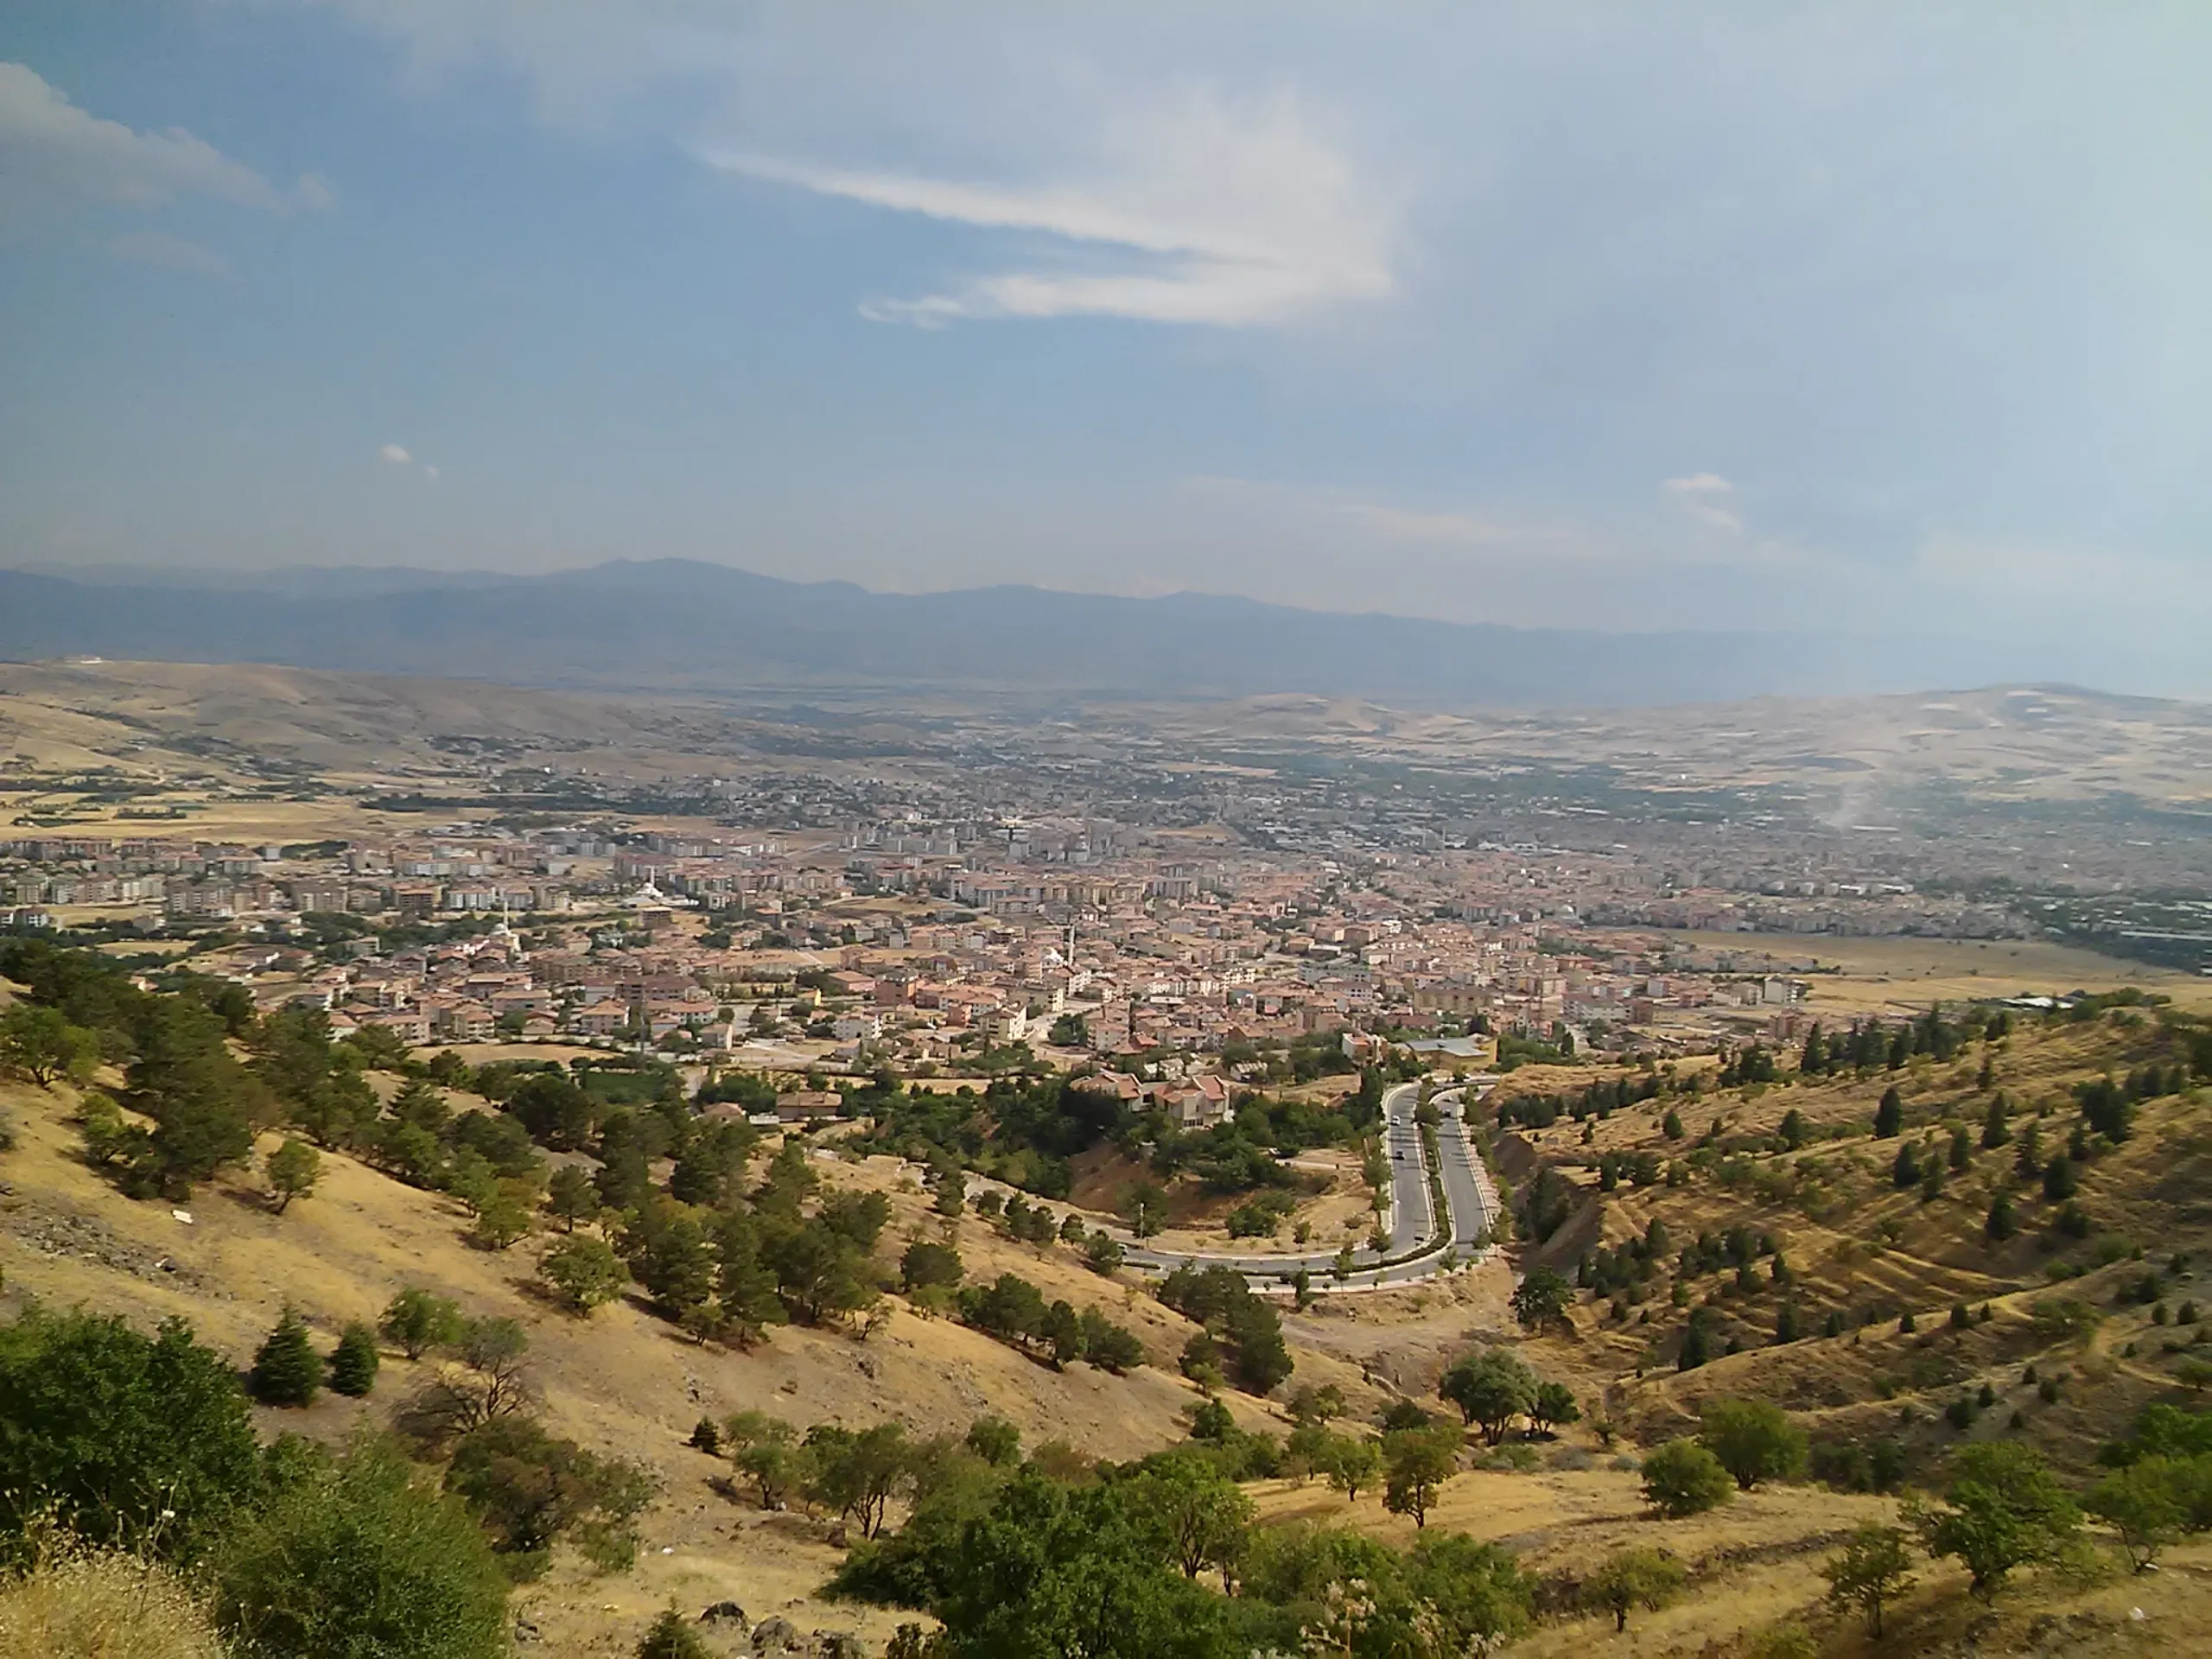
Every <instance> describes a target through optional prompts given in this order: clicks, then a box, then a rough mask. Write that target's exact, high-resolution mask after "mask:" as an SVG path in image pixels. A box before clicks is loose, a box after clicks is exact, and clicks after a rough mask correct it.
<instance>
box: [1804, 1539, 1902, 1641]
mask: <svg viewBox="0 0 2212 1659" xmlns="http://www.w3.org/2000/svg"><path fill="white" fill-rule="evenodd" d="M1911 1566H1912V1558H1911V1557H1910V1554H1907V1552H1906V1548H1905V1535H1904V1533H1902V1532H1900V1531H1899V1530H1898V1529H1897V1528H1895V1527H1884V1526H1876V1525H1872V1524H1869V1525H1866V1526H1862V1527H1860V1528H1859V1529H1857V1530H1856V1531H1854V1532H1853V1534H1852V1535H1851V1541H1850V1542H1849V1543H1847V1544H1846V1545H1845V1546H1844V1547H1843V1550H1842V1552H1841V1553H1840V1554H1836V1555H1832V1556H1830V1557H1829V1558H1828V1560H1827V1565H1825V1566H1824V1567H1821V1577H1822V1578H1824V1579H1826V1580H1827V1581H1828V1596H1827V1599H1828V1600H1829V1602H1830V1603H1831V1604H1833V1605H1835V1606H1838V1607H1856V1608H1858V1610H1859V1614H1860V1616H1861V1617H1862V1618H1865V1620H1866V1634H1867V1635H1869V1636H1871V1637H1876V1638H1877V1639H1879V1637H1880V1636H1881V1634H1882V1608H1883V1605H1884V1604H1885V1603H1887V1602H1891V1601H1894V1600H1896V1599H1897V1598H1898V1597H1899V1596H1901V1595H1903V1594H1904V1592H1906V1591H1907V1590H1910V1588H1911V1587H1912V1573H1911V1571H1910V1568H1911Z"/></svg>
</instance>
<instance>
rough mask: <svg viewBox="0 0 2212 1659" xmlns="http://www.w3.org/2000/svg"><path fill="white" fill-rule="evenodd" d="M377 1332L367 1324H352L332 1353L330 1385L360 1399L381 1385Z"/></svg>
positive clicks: (348, 1326) (342, 1334) (342, 1333)
mask: <svg viewBox="0 0 2212 1659" xmlns="http://www.w3.org/2000/svg"><path fill="white" fill-rule="evenodd" d="M377 1363H378V1356H377V1334H376V1332H373V1331H372V1330H370V1329H369V1327H368V1326H367V1325H360V1324H353V1325H347V1326H346V1329H345V1330H344V1331H343V1332H340V1335H339V1338H338V1348H337V1351H335V1352H334V1353H333V1354H332V1355H331V1356H330V1386H331V1387H332V1388H333V1389H335V1390H336V1391H337V1392H338V1393H340V1394H343V1395H350V1396H351V1397H352V1398H353V1399H356V1400H359V1399H362V1398H365V1396H366V1395H367V1394H368V1392H369V1390H370V1389H373V1388H375V1387H376V1385H377Z"/></svg>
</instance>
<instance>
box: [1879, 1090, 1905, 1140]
mask: <svg viewBox="0 0 2212 1659" xmlns="http://www.w3.org/2000/svg"><path fill="white" fill-rule="evenodd" d="M1901 1128H1904V1097H1903V1096H1900V1095H1899V1094H1898V1093H1897V1085H1896V1084H1891V1085H1890V1086H1889V1087H1888V1088H1886V1089H1885V1090H1882V1100H1881V1103H1880V1104H1879V1105H1878V1106H1877V1107H1875V1109H1874V1138H1875V1139H1876V1140H1877V1141H1887V1140H1889V1139H1891V1137H1892V1136H1894V1135H1896V1134H1897V1131H1898V1130H1899V1129H1901Z"/></svg>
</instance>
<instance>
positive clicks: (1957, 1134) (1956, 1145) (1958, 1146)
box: [1948, 1128, 1974, 1169]
mask: <svg viewBox="0 0 2212 1659" xmlns="http://www.w3.org/2000/svg"><path fill="white" fill-rule="evenodd" d="M1948 1162H1949V1163H1950V1166H1951V1167H1952V1168H1953V1169H1969V1168H1972V1167H1973V1166H1974V1141H1973V1140H1972V1139H1971V1138H1970V1137H1969V1136H1968V1135H1967V1132H1966V1130H1965V1129H1964V1128H1956V1129H1953V1130H1952V1131H1951V1151H1950V1155H1949V1159H1948Z"/></svg>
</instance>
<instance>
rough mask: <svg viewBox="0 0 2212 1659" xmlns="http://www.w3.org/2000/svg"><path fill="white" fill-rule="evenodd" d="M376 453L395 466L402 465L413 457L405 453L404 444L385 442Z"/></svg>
mask: <svg viewBox="0 0 2212 1659" xmlns="http://www.w3.org/2000/svg"><path fill="white" fill-rule="evenodd" d="M377 454H379V455H381V456H383V457H384V459H385V460H386V461H390V462H391V464H392V465H393V466H395V467H404V466H406V465H407V464H408V463H409V462H410V461H413V460H414V459H415V457H414V456H413V455H411V454H408V453H407V448H406V446H405V445H404V444H397V443H387V444H386V445H385V447H384V448H381V449H379V450H378V451H377Z"/></svg>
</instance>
